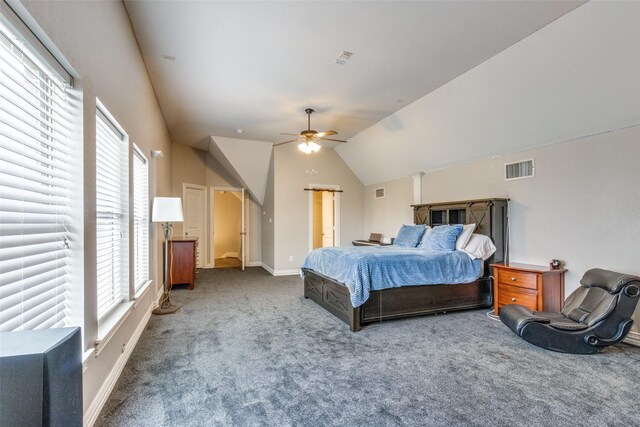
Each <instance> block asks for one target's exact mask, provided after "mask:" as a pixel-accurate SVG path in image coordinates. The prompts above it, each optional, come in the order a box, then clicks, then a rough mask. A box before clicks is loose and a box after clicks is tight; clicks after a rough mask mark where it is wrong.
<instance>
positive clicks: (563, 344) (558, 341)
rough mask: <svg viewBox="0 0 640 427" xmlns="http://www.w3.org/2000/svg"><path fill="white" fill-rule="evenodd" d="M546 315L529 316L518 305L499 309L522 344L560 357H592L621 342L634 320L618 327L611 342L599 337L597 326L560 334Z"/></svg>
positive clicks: (526, 309) (525, 310) (561, 331)
mask: <svg viewBox="0 0 640 427" xmlns="http://www.w3.org/2000/svg"><path fill="white" fill-rule="evenodd" d="M544 314H545V313H536V312H532V311H531V310H529V309H528V308H526V307H523V306H521V305H518V304H510V305H505V306H504V307H502V308H501V309H500V320H502V322H503V323H504V324H505V325H507V326H508V327H509V329H511V330H512V331H513V332H514V333H516V334H517V335H518V336H520V337H521V338H522V339H524V340H525V341H527V342H529V343H531V344H533V345H536V346H538V347H542V348H545V349H547V350H553V351H557V352H561V353H571V354H593V353H597V352H599V351H600V349H602V348H604V347H607V346H609V345H613V344H617V343H619V342H620V341H622V340H623V339H624V338H625V337H626V336H627V334H628V333H629V330H630V329H631V326H632V325H633V320H631V319H626V320H624V321H622V322H620V323H619V326H618V330H617V331H616V333H615V334H614V336H613V337H612V338H601V337H600V336H598V325H594V326H593V327H590V328H584V329H581V330H562V329H556V328H554V327H553V326H552V322H553V319H549V318H547V317H544V316H543V315H544Z"/></svg>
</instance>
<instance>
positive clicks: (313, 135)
mask: <svg viewBox="0 0 640 427" xmlns="http://www.w3.org/2000/svg"><path fill="white" fill-rule="evenodd" d="M304 111H305V113H307V130H303V131H301V132H300V133H299V134H295V133H281V134H280V135H292V136H297V138H296V139H290V140H289V141H283V142H278V143H277V144H273V146H274V147H277V146H278V145H283V144H289V143H290V142H296V141H302V142H301V143H300V144H298V148H299V149H300V151H304V152H305V153H307V154H309V153H316V152H318V151H319V150H320V145H318V144H317V143H316V142H315V141H314V139H321V140H323V141H333V142H347V141H343V140H342V139H332V138H325V137H327V136H331V135H337V134H338V132H336V131H335V130H326V131H324V132H317V131H315V130H313V129H311V113H313V109H311V108H307V109H306V110H304Z"/></svg>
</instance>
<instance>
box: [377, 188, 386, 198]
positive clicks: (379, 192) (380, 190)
mask: <svg viewBox="0 0 640 427" xmlns="http://www.w3.org/2000/svg"><path fill="white" fill-rule="evenodd" d="M376 199H384V188H376Z"/></svg>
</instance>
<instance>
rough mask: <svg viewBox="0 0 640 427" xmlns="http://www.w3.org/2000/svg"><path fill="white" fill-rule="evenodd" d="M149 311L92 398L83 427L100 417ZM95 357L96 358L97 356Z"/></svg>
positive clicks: (89, 425)
mask: <svg viewBox="0 0 640 427" xmlns="http://www.w3.org/2000/svg"><path fill="white" fill-rule="evenodd" d="M151 310H152V307H149V309H148V310H147V312H146V313H145V315H144V317H143V318H142V321H141V322H140V324H139V325H138V327H137V328H136V330H135V331H134V332H133V335H132V336H131V339H129V342H128V343H127V344H126V345H125V347H124V352H123V353H122V354H121V355H120V357H118V360H117V362H116V363H115V365H114V366H113V369H111V372H109V375H108V376H107V378H105V380H104V382H103V383H102V387H100V390H98V393H97V394H96V397H94V399H93V401H92V402H91V404H90V405H89V407H88V408H87V410H86V412H85V413H84V416H83V425H84V426H85V427H91V426H93V424H94V423H95V422H96V419H97V418H98V415H100V411H102V408H103V407H104V404H105V403H106V402H107V399H108V398H109V395H110V394H111V392H112V391H113V388H114V387H115V385H116V383H117V382H118V378H120V374H121V373H122V370H123V369H124V367H125V365H126V364H127V361H128V360H129V357H130V356H131V353H132V352H133V349H134V348H135V346H136V344H137V343H138V340H139V339H140V336H141V335H142V332H144V330H145V328H146V327H147V323H149V319H151ZM96 357H98V355H97V354H96Z"/></svg>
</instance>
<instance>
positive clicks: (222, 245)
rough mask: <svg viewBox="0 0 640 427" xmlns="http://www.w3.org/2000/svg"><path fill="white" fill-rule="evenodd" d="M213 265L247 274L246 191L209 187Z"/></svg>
mask: <svg viewBox="0 0 640 427" xmlns="http://www.w3.org/2000/svg"><path fill="white" fill-rule="evenodd" d="M209 194H210V196H209V199H210V200H211V224H210V227H211V230H212V231H211V241H210V250H209V253H210V254H211V259H210V261H211V265H212V266H213V268H239V269H242V270H244V267H245V259H246V251H245V247H246V237H247V232H246V231H247V230H246V224H247V222H246V220H245V219H246V206H247V205H248V204H247V203H246V198H245V191H244V189H243V188H232V187H210V190H209Z"/></svg>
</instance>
